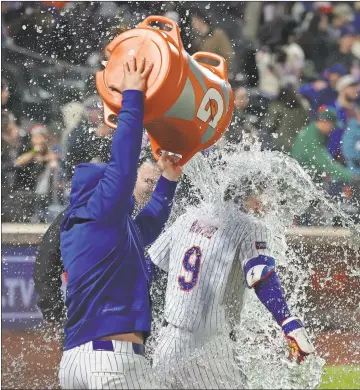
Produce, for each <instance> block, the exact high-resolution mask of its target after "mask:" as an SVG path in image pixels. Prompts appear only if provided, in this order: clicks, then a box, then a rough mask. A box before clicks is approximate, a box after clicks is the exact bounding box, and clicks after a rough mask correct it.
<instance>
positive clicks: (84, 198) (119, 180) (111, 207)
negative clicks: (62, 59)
mask: <svg viewBox="0 0 360 390" xmlns="http://www.w3.org/2000/svg"><path fill="white" fill-rule="evenodd" d="M143 116H144V96H143V93H142V92H140V91H125V92H124V93H123V106H122V110H121V111H120V113H119V122H118V126H117V129H116V131H115V134H114V137H113V141H112V150H111V159H110V162H109V164H80V165H78V166H77V167H76V169H75V173H74V176H73V181H72V188H71V194H70V208H69V211H68V212H67V213H66V214H65V217H64V220H63V222H62V225H61V230H60V232H61V235H60V246H61V255H62V261H63V264H64V269H65V270H66V272H67V274H68V286H67V288H68V292H67V299H66V306H67V322H66V325H65V337H66V340H65V350H68V349H71V348H74V347H76V346H79V345H81V344H84V343H86V342H89V341H92V340H96V339H98V338H101V337H104V336H107V335H111V334H115V333H132V332H143V333H145V335H147V334H148V333H149V332H150V327H151V301H150V296H149V287H148V278H147V271H146V269H147V265H146V262H145V258H144V249H145V247H146V246H147V245H149V244H151V243H152V242H153V241H155V240H156V238H157V237H158V236H159V234H160V233H161V231H162V229H163V227H164V225H165V223H166V221H167V219H168V217H169V214H170V211H171V203H172V200H173V197H174V193H175V189H176V184H177V183H176V182H172V181H169V180H167V179H165V178H164V177H160V179H159V181H158V183H157V186H156V188H155V190H154V192H153V194H152V197H151V200H150V201H149V202H148V203H147V204H146V206H145V207H144V208H143V210H142V211H141V212H140V213H139V214H138V216H137V217H136V218H135V219H132V218H131V212H132V211H133V208H134V201H133V197H132V193H133V190H134V187H135V182H136V177H137V167H138V161H139V156H140V151H141V141H142V133H143Z"/></svg>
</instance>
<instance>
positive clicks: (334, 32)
mask: <svg viewBox="0 0 360 390" xmlns="http://www.w3.org/2000/svg"><path fill="white" fill-rule="evenodd" d="M331 15H332V20H331V25H330V26H329V32H330V37H331V39H333V40H335V41H337V40H338V39H339V37H340V36H341V29H342V28H344V27H345V26H347V25H349V24H350V23H352V22H353V21H354V16H355V15H354V11H353V9H352V8H351V7H350V5H349V4H346V3H342V4H338V5H336V6H335V7H334V8H333V9H332V11H331Z"/></svg>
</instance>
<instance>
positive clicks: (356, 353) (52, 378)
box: [2, 331, 360, 389]
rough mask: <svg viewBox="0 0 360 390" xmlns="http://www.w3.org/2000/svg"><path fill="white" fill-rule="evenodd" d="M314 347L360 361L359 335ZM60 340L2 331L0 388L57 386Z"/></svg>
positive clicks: (335, 359)
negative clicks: (0, 384)
mask: <svg viewBox="0 0 360 390" xmlns="http://www.w3.org/2000/svg"><path fill="white" fill-rule="evenodd" d="M316 346H317V351H318V353H320V354H321V355H322V356H324V357H325V359H326V360H327V362H328V364H331V365H344V364H349V365H350V364H356V365H360V335H359V334H350V333H346V334H342V333H335V334H334V333H330V332H329V333H324V334H322V335H321V336H320V337H318V339H317V343H316ZM60 358H61V346H60V343H59V342H57V341H54V340H53V339H52V338H51V337H46V338H45V339H44V337H43V336H42V335H41V334H38V333H34V332H30V331H28V332H18V331H17V332H15V331H3V332H2V388H4V389H45V388H47V389H54V388H58V381H57V367H58V364H59V361H60Z"/></svg>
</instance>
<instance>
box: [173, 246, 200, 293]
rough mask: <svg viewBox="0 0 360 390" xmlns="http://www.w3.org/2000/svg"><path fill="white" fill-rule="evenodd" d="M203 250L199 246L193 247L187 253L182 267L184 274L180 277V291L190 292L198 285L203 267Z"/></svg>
mask: <svg viewBox="0 0 360 390" xmlns="http://www.w3.org/2000/svg"><path fill="white" fill-rule="evenodd" d="M201 256H202V253H201V249H200V248H199V247H198V246H193V247H191V248H190V249H188V250H187V251H186V252H185V255H184V258H183V261H182V266H183V272H182V273H181V275H180V276H179V277H178V282H179V286H180V289H181V290H182V291H186V292H189V291H191V290H192V289H193V288H194V287H195V286H196V284H197V281H198V279H199V274H200V266H201Z"/></svg>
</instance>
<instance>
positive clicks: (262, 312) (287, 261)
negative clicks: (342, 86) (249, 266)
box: [150, 145, 360, 389]
mask: <svg viewBox="0 0 360 390" xmlns="http://www.w3.org/2000/svg"><path fill="white" fill-rule="evenodd" d="M243 149H244V145H239V146H238V147H237V148H236V150H234V151H233V152H228V153H227V152H224V151H223V150H216V151H214V152H212V153H211V155H209V156H207V157H206V156H203V155H201V154H198V155H196V156H195V157H194V158H193V159H192V160H191V161H190V162H189V163H188V164H187V166H186V167H185V170H184V171H185V173H186V174H187V175H188V176H189V177H190V179H191V182H192V184H193V185H194V186H195V187H196V188H197V189H198V190H199V193H200V194H201V199H200V205H199V206H198V207H194V206H189V207H187V209H188V210H189V209H191V211H192V212H193V213H194V215H197V216H198V218H203V219H205V220H208V219H209V218H211V220H212V221H214V220H216V223H220V224H221V223H228V222H230V221H233V220H234V218H235V219H236V218H237V217H236V215H237V214H236V213H234V212H233V211H234V210H233V209H231V207H230V208H229V204H228V203H227V204H226V203H225V202H224V201H223V197H224V193H225V190H226V188H227V187H228V186H229V185H231V184H236V183H239V185H240V186H239V187H240V189H239V191H240V192H241V191H242V187H241V185H242V184H244V183H248V181H249V180H248V179H249V178H251V184H250V185H253V186H254V187H255V188H256V186H257V184H258V183H260V182H262V183H264V182H265V183H266V186H265V187H266V188H265V190H264V192H263V194H262V199H261V200H262V203H263V204H265V205H266V213H265V215H263V216H262V220H263V222H264V223H265V224H266V225H267V227H268V228H270V230H271V231H272V232H273V233H274V236H275V237H276V238H277V247H276V248H275V253H274V257H275V258H276V260H277V265H278V274H279V277H280V279H281V280H282V284H283V286H284V289H285V291H286V292H287V301H288V305H289V307H290V310H291V311H292V313H293V314H294V315H297V316H299V317H300V318H302V319H304V318H305V320H307V316H308V314H309V313H311V312H312V311H314V310H315V308H314V307H313V304H312V303H310V302H309V299H308V297H307V287H308V285H309V281H310V278H311V265H309V263H308V262H307V265H305V266H304V262H303V261H302V259H305V258H306V256H307V255H306V254H305V253H301V250H300V251H299V250H298V251H296V252H295V251H294V250H293V249H292V248H289V247H288V246H287V244H286V242H285V231H286V229H287V228H289V227H291V226H292V224H293V218H294V216H295V215H300V214H302V213H304V212H305V211H306V210H307V209H308V208H309V205H311V203H312V202H314V201H317V204H318V205H319V209H320V210H321V212H322V213H327V214H328V215H330V216H333V215H336V216H338V217H339V218H340V219H341V220H342V222H343V224H344V226H347V227H348V228H349V229H350V231H351V233H352V236H353V240H352V246H353V247H354V248H355V249H356V250H359V243H360V240H359V237H360V229H359V227H358V226H356V225H355V224H353V223H352V221H351V220H350V218H349V217H348V216H347V215H346V214H345V213H344V212H343V211H342V210H341V209H340V207H339V206H338V205H337V204H335V203H333V202H332V201H331V200H330V199H329V197H328V196H327V195H326V194H325V192H323V191H322V190H321V189H319V188H318V187H317V186H316V185H315V184H314V183H313V182H312V180H311V178H310V177H309V176H308V175H307V173H306V172H305V171H304V170H303V169H302V168H301V167H300V165H299V164H298V163H297V162H296V161H295V160H293V159H292V158H290V157H288V156H287V155H284V154H282V153H280V152H270V151H261V152H260V150H259V147H258V146H256V145H255V146H253V147H252V148H250V149H251V150H250V151H249V152H244V151H243ZM243 190H244V193H246V191H247V188H246V185H244V188H243ZM240 195H241V194H240ZM182 206H183V205H182ZM180 210H183V209H182V207H179V204H175V205H174V213H173V219H174V218H175V217H176V216H178V215H179V214H180V213H181V211H180ZM328 222H330V220H329V221H328ZM344 261H346V260H344ZM353 271H354V272H355V270H353ZM164 278H165V277H164ZM163 283H164V280H163ZM155 290H156V288H154V289H153V291H155ZM156 291H157V290H156ZM156 294H157V295H158V294H159V291H157V292H156ZM153 296H155V295H154V293H153ZM155 305H156V304H155ZM158 314H159V315H160V316H161V313H160V312H159V313H158ZM305 322H306V324H307V327H308V330H309V333H310V336H311V338H312V339H313V340H314V339H315V337H316V336H318V335H319V334H320V332H321V331H323V330H324V329H326V324H322V323H319V322H316V321H315V322H314V321H312V322H309V321H305ZM159 326H160V321H159V318H155V319H154V331H155V332H154V334H155V336H154V338H153V341H152V343H150V344H151V345H153V346H154V345H155V343H156V333H157V329H158V328H159ZM236 335H237V341H236V348H235V349H236V359H237V361H238V363H239V366H240V367H241V369H242V371H243V372H244V374H245V375H246V377H247V383H248V386H249V388H254V389H255V388H256V389H260V388H262V389H267V388H268V389H275V388H283V389H291V388H309V389H310V388H315V387H316V386H317V385H318V384H319V383H320V381H321V376H322V370H323V366H324V364H325V360H324V359H323V358H322V357H320V356H319V355H317V354H316V353H315V354H314V355H312V356H309V357H308V358H307V359H306V360H305V361H304V362H303V363H302V364H301V365H298V364H297V363H295V362H290V361H289V360H288V359H287V354H288V349H287V345H286V342H285V340H284V336H283V333H282V331H281V329H280V328H279V326H278V325H277V324H276V322H275V321H274V319H273V318H272V316H271V315H270V313H269V312H268V311H267V310H266V309H265V308H264V307H263V305H262V304H261V302H260V301H259V300H258V299H257V297H256V295H255V293H254V292H253V291H252V290H249V291H247V292H246V297H245V304H244V307H243V310H242V316H241V320H240V323H239V324H238V325H237V327H236ZM222 342H224V343H226V342H228V343H229V340H228V338H227V339H225V338H224V340H222ZM197 353H198V351H197ZM190 359H191V357H190Z"/></svg>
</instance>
